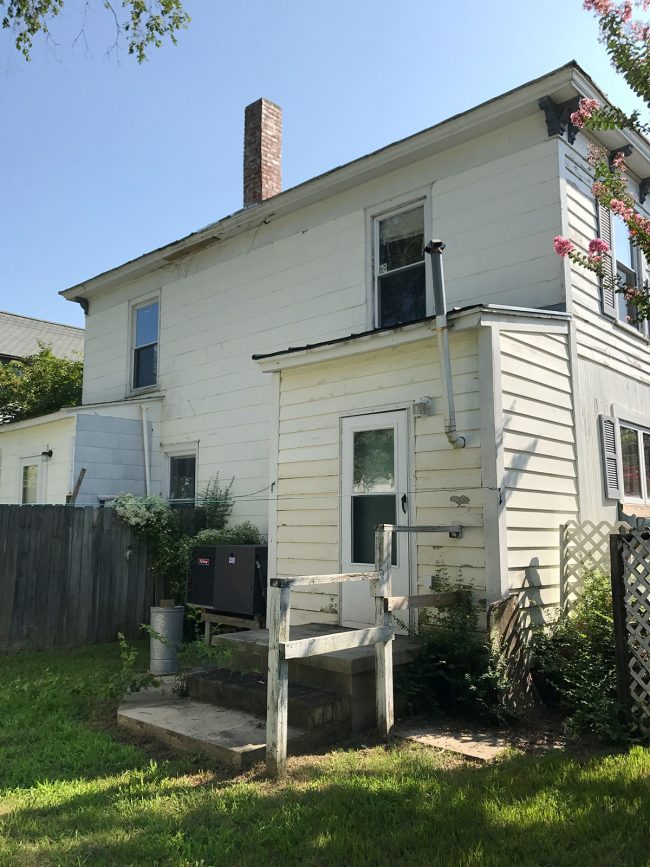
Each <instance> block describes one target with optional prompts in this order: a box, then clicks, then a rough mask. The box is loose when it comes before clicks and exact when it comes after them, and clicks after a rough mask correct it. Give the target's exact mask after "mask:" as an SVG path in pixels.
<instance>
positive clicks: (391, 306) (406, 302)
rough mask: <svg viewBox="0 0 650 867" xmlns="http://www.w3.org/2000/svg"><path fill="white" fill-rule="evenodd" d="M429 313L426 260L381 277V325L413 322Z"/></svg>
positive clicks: (381, 326)
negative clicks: (425, 270) (425, 271)
mask: <svg viewBox="0 0 650 867" xmlns="http://www.w3.org/2000/svg"><path fill="white" fill-rule="evenodd" d="M426 315H427V301H426V286H425V276H424V262H423V263H422V264H421V265H414V266H413V267H412V268H407V269H406V270H405V271H398V272H397V274H387V275H386V276H384V277H380V278H379V327H380V328H387V327H389V326H391V325H397V324H398V323H400V322H413V320H414V319H422V318H423V317H424V316H426Z"/></svg>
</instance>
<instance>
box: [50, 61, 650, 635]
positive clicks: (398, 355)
mask: <svg viewBox="0 0 650 867" xmlns="http://www.w3.org/2000/svg"><path fill="white" fill-rule="evenodd" d="M581 96H588V97H594V98H597V99H599V100H604V97H603V95H602V93H601V92H600V91H599V90H598V88H597V87H596V86H595V85H594V83H593V82H592V81H591V79H590V78H589V77H588V76H587V75H586V74H585V73H584V72H583V71H582V70H581V69H580V68H579V67H578V66H577V65H576V64H575V63H571V64H568V65H567V66H565V67H563V68H561V69H559V70H556V71H555V72H552V73H550V74H549V75H546V76H544V77H542V78H540V79H537V80H536V81H533V82H530V83H528V84H526V85H524V86H523V87H520V88H518V89H516V90H513V91H511V92H510V93H507V94H505V95H503V96H501V97H499V98H497V99H494V100H491V101H490V102H487V103H484V104H483V105H480V106H478V107H477V108H474V109H472V110H470V111H467V112H465V113H463V114H461V115H457V116H456V117H453V118H451V119H449V120H447V121H445V122H443V123H440V124H438V125H436V126H435V127H432V128H431V129H428V130H425V131H424V132H421V133H418V134H417V135H414V136H411V137H410V138H408V139H405V140H403V141H400V142H397V143H395V144H392V145H390V146H388V147H386V148H384V149H383V150H380V151H377V152H376V153H373V154H370V155H369V156H366V157H363V158H362V159H358V160H355V161H354V162H352V163H349V164H347V165H344V166H342V167H340V168H338V169H335V170H333V171H331V172H328V173H327V174H325V175H321V176H319V177H316V178H314V179H313V180H311V181H308V182H306V183H304V184H301V185H299V186H297V187H295V188H293V189H290V190H287V191H285V192H280V171H279V165H280V132H281V129H280V126H281V119H280V113H279V109H278V108H277V107H276V106H273V104H271V103H268V102H266V101H260V102H258V103H255V104H254V105H253V106H249V108H248V109H247V115H246V137H245V138H246V140H245V159H244V189H245V207H244V209H243V210H241V211H239V212H237V213H236V214H234V215H232V216H230V217H227V218H225V219H223V220H220V221H219V222H217V223H214V224H212V225H210V226H208V227H206V228H205V229H202V230H200V231H199V232H196V233H194V234H193V235H190V236H188V237H186V238H183V239H181V240H180V241H177V242H175V243H173V244H170V245H168V246H166V247H162V248H160V249H158V250H156V251H154V252H152V253H149V254H146V255H144V256H142V257H140V258H139V259H136V260H134V261H131V262H128V263H126V264H124V265H122V266H120V267H118V268H115V269H113V270H112V271H109V272H106V273H104V274H101V275H99V276H98V277H95V278H93V279H91V280H88V281H86V282H84V283H82V284H80V285H78V286H75V287H73V288H71V289H69V290H67V291H65V292H64V293H63V294H64V296H65V297H66V298H68V299H70V300H72V301H79V302H80V303H82V305H83V306H84V308H85V310H86V312H87V317H86V358H85V369H84V394H83V405H82V406H81V407H78V408H76V409H75V410H74V411H73V417H74V419H75V425H76V428H75V437H76V442H75V456H74V468H73V473H72V475H73V476H75V477H76V474H77V472H78V470H79V469H80V468H81V467H82V466H83V467H85V468H86V469H87V475H86V479H85V480H84V484H83V485H82V488H81V491H80V496H79V500H78V502H79V503H81V504H97V503H98V502H100V500H101V498H103V497H106V496H110V495H113V494H115V493H118V492H119V491H122V490H132V491H133V492H135V493H140V494H141V493H144V492H145V491H150V492H152V493H161V494H162V495H163V496H168V497H170V498H172V499H174V498H185V497H187V496H188V494H190V493H191V492H193V491H197V490H200V488H201V487H202V486H203V485H205V483H206V482H207V481H208V479H209V478H210V477H211V476H213V475H214V474H215V473H217V472H219V473H220V475H221V477H222V478H230V477H231V476H234V478H235V482H234V486H233V493H234V495H235V497H236V501H235V509H234V514H233V518H234V519H235V520H242V519H249V520H252V521H255V522H256V523H257V524H258V525H259V526H260V527H261V528H262V529H263V530H264V531H265V532H268V536H269V545H270V571H271V574H272V575H273V574H276V573H277V574H282V575H293V574H309V573H322V572H325V573H330V572H339V571H347V570H349V569H350V568H352V567H356V566H358V565H363V564H366V563H369V562H371V561H372V559H373V553H372V526H373V525H374V523H376V522H377V521H379V520H387V519H391V520H392V519H393V518H399V521H400V522H402V523H407V522H408V523H411V524H414V523H416V522H417V523H427V524H436V525H444V526H447V525H455V524H461V525H462V526H463V535H462V538H459V539H452V538H449V537H448V535H447V534H438V535H436V536H427V537H425V536H421V537H419V538H417V539H414V538H412V537H411V538H410V539H407V538H406V537H404V538H402V537H400V539H399V541H398V561H397V563H396V567H395V578H394V584H395V588H396V592H398V593H399V592H404V593H406V592H408V591H409V590H413V591H414V590H415V589H416V587H422V588H425V587H428V585H429V582H430V580H431V576H432V575H433V574H435V573H436V572H439V571H446V572H447V573H448V574H449V576H450V578H451V579H452V580H453V579H454V578H456V577H457V576H459V575H460V577H461V578H462V580H464V581H471V582H472V583H473V585H474V587H475V588H476V591H477V596H478V597H479V598H483V597H485V598H486V599H487V600H488V601H492V600H495V599H498V598H500V597H502V596H503V595H505V594H507V593H508V592H510V591H520V592H521V593H522V604H523V605H524V606H525V607H529V606H531V605H533V604H539V605H541V606H542V607H545V606H554V605H557V602H558V598H559V546H558V541H559V532H558V528H559V525H560V524H561V523H563V522H565V521H566V520H568V519H571V518H580V519H591V520H595V521H600V520H603V519H607V520H615V519H616V516H617V508H618V505H619V502H621V501H623V502H624V504H625V507H626V508H630V509H637V508H640V507H641V506H644V505H645V504H646V503H648V502H650V350H649V342H648V336H647V334H646V329H645V327H643V328H634V327H632V326H630V325H629V324H628V323H627V321H626V316H627V311H626V310H625V309H623V308H622V305H621V304H620V299H618V298H617V297H601V294H602V293H601V288H600V286H599V284H598V282H597V280H596V279H595V277H594V275H593V274H590V273H586V272H581V271H576V270H573V269H572V267H571V265H570V263H569V262H568V261H566V260H561V259H559V258H558V257H557V256H556V255H555V254H554V252H553V247H552V239H553V237H554V236H555V235H559V234H562V235H568V236H570V237H572V238H573V239H574V240H575V241H576V243H577V244H578V245H580V246H585V245H586V243H587V242H588V240H589V239H590V238H591V237H593V236H594V235H596V233H597V231H598V228H599V225H598V215H597V213H596V209H595V205H594V200H593V197H592V195H591V192H590V178H589V167H588V164H587V161H586V155H587V144H588V141H589V135H587V134H585V133H582V132H581V133H578V131H577V130H576V129H575V128H573V127H571V126H570V124H569V122H568V116H569V113H570V112H571V111H572V110H573V108H574V107H575V105H576V103H577V100H578V99H579V97H581ZM598 140H599V141H600V142H601V143H602V144H603V145H604V146H605V147H606V148H607V149H609V150H614V149H618V148H621V147H625V146H628V145H629V146H631V153H630V154H629V155H628V156H627V158H626V162H627V165H628V167H629V173H630V178H631V188H632V192H633V194H634V195H635V197H636V198H638V200H639V201H640V202H643V200H644V195H645V192H646V190H647V186H648V183H647V181H646V179H647V178H649V177H650V145H649V144H648V142H647V141H646V140H644V139H643V138H641V137H639V136H638V135H636V134H633V133H628V132H620V131H607V132H603V133H602V134H601V133H598ZM599 218H600V232H601V234H602V235H603V236H607V233H608V232H609V233H610V234H611V235H612V236H613V238H614V250H615V259H616V263H617V267H618V268H619V269H621V271H622V273H629V274H632V273H633V272H634V273H636V274H638V276H639V277H640V278H641V279H645V274H646V268H647V264H646V263H645V262H642V261H640V258H639V257H638V256H636V255H635V254H634V252H633V251H631V250H630V248H629V245H628V244H627V242H626V241H625V240H624V239H621V237H620V236H619V232H618V227H617V226H616V224H615V223H612V222H611V217H610V215H609V214H602V213H601V214H600V215H599ZM430 237H435V238H442V239H443V240H444V241H445V242H446V245H447V247H446V250H445V254H444V268H445V274H446V285H447V298H448V303H449V307H450V308H451V307H456V308H458V309H457V310H455V311H453V312H451V313H450V315H449V324H450V326H451V328H450V351H451V359H452V364H451V368H452V386H453V393H454V398H455V405H456V421H457V428H458V432H459V434H460V435H462V436H463V437H464V438H465V447H464V448H454V447H452V445H451V444H450V442H449V441H448V438H447V436H446V434H445V424H444V417H443V407H442V400H441V393H442V392H441V372H440V371H441V364H440V361H441V359H440V357H439V353H438V347H437V342H436V334H435V327H436V322H435V318H432V317H433V314H434V312H435V311H434V309H433V287H432V285H431V276H430V273H429V271H428V270H427V268H426V265H425V261H424V260H425V255H424V253H423V252H422V250H423V246H424V243H425V242H426V241H427V240H428V239H429V238H430ZM411 320H414V321H411ZM252 356H255V358H254V359H252ZM360 593H361V595H359V594H360ZM366 594H367V590H366V591H365V593H364V591H363V590H361V591H354V590H353V591H350V592H348V590H347V589H346V590H345V591H344V593H343V595H342V597H339V595H338V592H337V591H336V589H335V588H332V587H329V588H328V587H321V588H319V592H308V591H303V592H300V593H296V594H295V598H294V599H293V603H292V619H293V622H300V621H303V622H304V621H319V622H330V623H336V622H337V621H339V620H340V621H341V622H342V623H344V624H356V623H364V622H367V621H368V620H369V618H370V617H371V616H372V615H371V612H370V611H369V605H368V599H367V595H366Z"/></svg>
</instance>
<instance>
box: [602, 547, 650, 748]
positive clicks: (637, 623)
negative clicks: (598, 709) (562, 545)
mask: <svg viewBox="0 0 650 867" xmlns="http://www.w3.org/2000/svg"><path fill="white" fill-rule="evenodd" d="M610 545H611V547H610V550H611V567H612V597H613V601H614V634H615V640H616V671H617V681H618V699H619V701H620V702H621V704H622V705H623V706H624V707H626V708H627V709H628V710H629V712H630V714H631V716H632V718H633V720H634V721H635V723H636V724H637V726H638V727H639V729H640V730H641V732H642V733H643V734H644V735H646V736H650V532H648V530H629V531H625V530H623V531H621V532H620V533H617V534H614V535H612V536H611V543H610Z"/></svg>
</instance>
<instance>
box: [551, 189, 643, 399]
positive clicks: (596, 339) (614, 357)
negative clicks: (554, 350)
mask: <svg viewBox="0 0 650 867" xmlns="http://www.w3.org/2000/svg"><path fill="white" fill-rule="evenodd" d="M566 190H567V206H568V219H569V227H570V236H571V239H572V240H573V241H574V242H575V243H576V244H577V245H579V246H581V247H582V248H583V249H584V248H585V246H586V244H588V242H589V240H591V238H594V237H596V236H597V234H598V224H597V219H596V209H595V205H594V201H593V198H592V197H591V194H590V193H588V192H586V191H584V190H582V189H578V188H577V187H576V186H575V185H574V184H573V183H571V182H570V181H569V182H568V183H567V184H566ZM571 284H572V302H573V313H574V317H575V323H576V342H577V351H578V356H579V357H582V358H585V359H587V360H589V361H592V362H594V363H597V364H600V365H602V366H604V367H608V368H610V369H612V370H616V371H618V372H619V373H621V374H623V375H625V376H629V375H630V372H631V371H634V375H635V377H637V378H639V379H640V380H641V381H643V382H644V383H647V384H650V350H649V349H648V343H647V341H646V340H644V339H643V338H642V337H641V336H639V335H638V334H637V333H636V331H635V330H634V329H632V328H628V327H626V326H625V324H622V323H618V322H615V321H613V320H612V319H610V318H609V317H607V316H604V315H603V314H602V312H601V303H600V288H599V285H598V279H597V277H596V276H595V275H593V274H590V273H588V272H585V271H584V270H579V269H577V268H572V272H571Z"/></svg>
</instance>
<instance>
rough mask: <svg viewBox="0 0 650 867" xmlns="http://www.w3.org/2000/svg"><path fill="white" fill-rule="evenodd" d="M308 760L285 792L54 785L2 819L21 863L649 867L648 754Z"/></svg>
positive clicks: (151, 783)
mask: <svg viewBox="0 0 650 867" xmlns="http://www.w3.org/2000/svg"><path fill="white" fill-rule="evenodd" d="M301 761H302V763H301V764H300V766H299V770H298V772H297V775H296V776H293V777H290V778H289V779H288V780H287V781H286V782H285V783H282V784H272V783H268V782H263V781H261V780H241V779H240V780H235V781H232V782H230V783H226V782H220V783H217V784H207V785H206V784H203V785H199V786H197V785H192V784H191V782H190V781H188V779H187V778H182V777H176V778H171V777H169V776H167V775H166V774H165V772H164V771H163V770H161V769H158V768H155V767H153V766H152V767H150V768H149V769H146V770H143V771H137V772H133V773H131V774H130V775H126V776H125V778H124V779H123V780H116V779H115V778H113V779H103V780H102V779H97V780H95V781H94V782H93V786H94V788H93V790H91V791H90V790H88V785H89V784H87V785H84V784H82V783H79V784H76V783H67V784H60V785H59V789H58V792H57V793H56V797H54V796H55V786H56V784H52V786H53V788H52V790H51V791H50V790H47V789H45V790H43V791H42V792H41V796H42V797H41V798H40V802H39V797H38V791H37V793H36V798H33V797H30V798H29V799H27V801H26V802H25V803H22V804H18V805H16V808H15V811H14V812H12V813H11V814H10V815H5V817H4V828H3V831H4V835H5V840H6V841H7V843H8V844H9V845H10V847H11V848H10V850H9V853H12V851H13V855H14V856H15V858H14V860H13V861H11V863H12V864H13V863H15V864H21V863H28V862H30V863H33V861H34V860H36V862H37V863H56V864H63V865H65V864H76V863H78V862H83V863H84V864H89V863H91V864H92V863H94V864H152V863H160V864H176V863H179V864H181V863H182V864H194V863H197V864H233V863H236V864H255V865H259V864H260V863H265V864H280V863H281V864H335V863H346V864H355V865H356V864H358V865H371V864H400V863H409V864H428V865H438V864H439V865H464V864H489V865H499V867H501V865H509V864H517V865H542V864H543V865H565V864H566V865H569V864H571V865H575V864H590V865H608V867H609V865H612V864H617V865H631V867H637V865H638V867H640V865H645V864H647V863H648V850H647V841H648V839H649V835H650V826H649V824H648V816H649V814H650V810H649V808H650V791H649V786H650V784H649V782H648V776H649V774H650V753H649V752H648V751H644V750H641V749H638V748H637V749H634V750H632V751H631V752H630V753H629V754H628V755H618V756H610V757H605V758H598V759H591V760H588V761H585V762H582V763H580V762H576V761H574V760H573V759H571V758H569V757H567V756H566V755H563V754H550V755H546V756H543V757H541V758H530V757H526V756H520V755H513V756H509V757H506V758H505V759H503V760H502V761H500V762H498V763H497V764H494V765H490V766H468V765H456V766H452V767H448V766H445V760H443V759H442V758H441V756H440V754H437V753H434V752H432V751H429V750H426V749H419V748H403V747H402V748H397V749H394V750H384V749H381V748H377V749H373V750H368V751H365V752H362V753H354V752H347V753H334V754H331V755H330V756H327V757H325V758H324V759H323V760H322V761H319V762H318V763H315V764H313V765H309V764H306V763H305V762H304V760H301ZM0 854H2V848H0ZM22 859H24V860H22ZM30 859H31V861H30Z"/></svg>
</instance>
